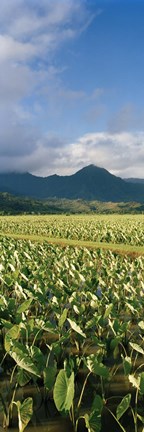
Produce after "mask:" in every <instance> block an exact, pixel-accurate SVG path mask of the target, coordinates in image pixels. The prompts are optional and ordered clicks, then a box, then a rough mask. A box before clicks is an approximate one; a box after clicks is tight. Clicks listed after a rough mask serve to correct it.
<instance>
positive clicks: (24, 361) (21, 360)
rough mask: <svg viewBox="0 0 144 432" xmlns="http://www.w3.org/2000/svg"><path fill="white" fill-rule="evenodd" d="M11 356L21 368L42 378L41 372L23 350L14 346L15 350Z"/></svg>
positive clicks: (11, 352)
mask: <svg viewBox="0 0 144 432" xmlns="http://www.w3.org/2000/svg"><path fill="white" fill-rule="evenodd" d="M9 354H10V355H11V357H12V358H13V359H14V360H15V362H16V363H17V365H18V366H19V367H20V368H22V369H24V370H26V371H27V372H30V373H32V374H34V375H36V376H40V374H39V370H38V368H37V367H36V366H35V364H34V363H33V361H32V360H31V358H30V357H29V356H28V354H26V353H25V352H24V351H23V350H22V349H20V348H18V347H17V346H16V344H15V345H14V346H13V350H12V351H10V353H9Z"/></svg>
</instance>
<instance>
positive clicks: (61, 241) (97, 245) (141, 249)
mask: <svg viewBox="0 0 144 432" xmlns="http://www.w3.org/2000/svg"><path fill="white" fill-rule="evenodd" d="M0 237H9V238H13V239H19V240H31V241H35V242H44V241H46V242H48V243H51V244H55V245H59V246H63V247H66V246H73V247H86V248H89V249H90V248H92V249H105V250H111V251H113V252H118V253H120V254H129V255H133V256H139V255H144V246H132V245H128V244H122V243H104V242H93V241H86V240H72V239H66V238H58V237H47V236H42V235H37V234H15V233H14V234H13V233H6V232H1V233H0Z"/></svg>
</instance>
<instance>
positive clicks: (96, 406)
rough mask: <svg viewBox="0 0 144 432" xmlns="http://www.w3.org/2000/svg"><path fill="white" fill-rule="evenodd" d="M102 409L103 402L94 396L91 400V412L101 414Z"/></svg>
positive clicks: (97, 396)
mask: <svg viewBox="0 0 144 432" xmlns="http://www.w3.org/2000/svg"><path fill="white" fill-rule="evenodd" d="M102 409H103V400H102V398H101V396H99V395H96V396H95V398H94V400H93V403H92V407H91V410H92V412H93V411H95V412H97V414H101V412H102Z"/></svg>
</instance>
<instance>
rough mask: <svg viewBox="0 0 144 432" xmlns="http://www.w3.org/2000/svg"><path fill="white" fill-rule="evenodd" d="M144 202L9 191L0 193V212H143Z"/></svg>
mask: <svg viewBox="0 0 144 432" xmlns="http://www.w3.org/2000/svg"><path fill="white" fill-rule="evenodd" d="M143 212H144V204H140V203H138V202H125V203H124V202H120V203H113V202H101V201H85V200H82V199H77V200H68V199H57V198H51V199H47V200H36V199H35V200H34V199H31V198H25V197H16V196H14V195H11V194H9V193H7V192H3V193H0V214H4V215H6V214H24V213H26V214H33V213H34V214H61V213H67V214H75V213H98V214H102V213H107V214H112V213H119V214H123V213H128V214H129V213H143Z"/></svg>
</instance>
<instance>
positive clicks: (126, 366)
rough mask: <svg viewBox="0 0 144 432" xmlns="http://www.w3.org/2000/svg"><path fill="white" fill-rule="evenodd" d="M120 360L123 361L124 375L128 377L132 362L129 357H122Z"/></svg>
mask: <svg viewBox="0 0 144 432" xmlns="http://www.w3.org/2000/svg"><path fill="white" fill-rule="evenodd" d="M122 359H123V368H124V373H125V375H129V374H130V371H131V368H132V361H131V357H128V356H126V357H123V355H122Z"/></svg>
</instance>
